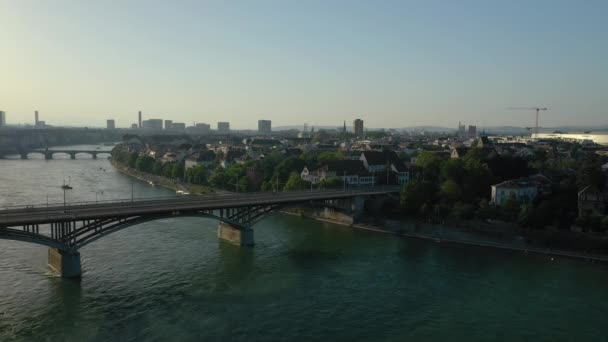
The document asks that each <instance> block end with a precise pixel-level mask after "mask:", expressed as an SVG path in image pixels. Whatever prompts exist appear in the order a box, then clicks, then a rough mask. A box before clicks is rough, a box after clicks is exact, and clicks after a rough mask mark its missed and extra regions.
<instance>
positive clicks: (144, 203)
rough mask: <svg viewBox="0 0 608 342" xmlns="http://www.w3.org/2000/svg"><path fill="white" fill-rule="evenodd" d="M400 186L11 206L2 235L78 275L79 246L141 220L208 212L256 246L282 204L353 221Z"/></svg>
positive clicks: (1, 218) (241, 241) (225, 236)
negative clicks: (261, 226) (261, 228)
mask: <svg viewBox="0 0 608 342" xmlns="http://www.w3.org/2000/svg"><path fill="white" fill-rule="evenodd" d="M399 191H400V189H399V188H396V187H391V188H382V189H380V188H377V189H370V190H348V191H341V190H331V191H311V192H280V193H244V194H226V195H224V194H222V195H220V194H210V195H204V196H188V197H176V198H170V199H149V200H137V201H133V200H122V201H109V202H103V203H79V204H75V205H73V204H70V205H50V206H22V207H11V208H7V209H4V210H0V239H8V240H16V241H24V242H30V243H35V244H39V245H44V246H47V247H49V253H48V259H49V266H50V267H51V268H53V269H55V270H56V271H57V272H59V273H60V274H61V275H62V276H63V277H80V275H81V266H80V253H79V252H78V250H79V249H80V248H82V247H84V246H86V245H87V244H89V243H91V242H93V241H95V240H97V239H99V238H102V237H104V236H106V235H108V234H111V233H114V232H116V231H119V230H122V229H124V228H127V227H131V226H134V225H138V224H140V223H144V222H148V221H153V220H160V219H164V218H170V217H180V216H198V217H210V218H214V219H217V220H219V221H220V223H219V227H218V237H219V238H220V239H222V240H226V241H229V242H231V243H234V244H237V245H240V246H252V245H253V243H254V239H253V229H252V227H253V225H255V224H256V223H257V222H259V221H260V220H262V219H263V218H264V217H266V216H268V215H269V214H272V213H274V212H276V211H278V210H282V209H286V208H290V207H314V208H319V212H320V216H321V217H324V218H327V219H333V220H336V221H341V222H346V223H351V224H352V223H353V222H354V221H355V220H356V219H357V218H358V217H360V215H362V213H363V209H364V205H365V201H366V200H367V199H370V198H378V197H379V196H385V195H388V194H392V193H397V192H399ZM150 238H154V237H150Z"/></svg>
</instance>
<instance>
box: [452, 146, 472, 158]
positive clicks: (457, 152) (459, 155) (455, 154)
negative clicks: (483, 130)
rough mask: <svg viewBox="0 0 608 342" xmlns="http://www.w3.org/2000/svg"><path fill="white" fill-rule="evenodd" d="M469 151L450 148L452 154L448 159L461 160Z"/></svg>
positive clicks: (464, 148)
mask: <svg viewBox="0 0 608 342" xmlns="http://www.w3.org/2000/svg"><path fill="white" fill-rule="evenodd" d="M470 150H471V148H470V147H452V153H451V154H450V158H452V159H458V158H463V157H464V156H465V155H466V154H467V153H469V151H470Z"/></svg>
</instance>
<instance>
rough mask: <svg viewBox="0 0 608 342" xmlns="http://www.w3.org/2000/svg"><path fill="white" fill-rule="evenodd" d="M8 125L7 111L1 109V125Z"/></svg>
mask: <svg viewBox="0 0 608 342" xmlns="http://www.w3.org/2000/svg"><path fill="white" fill-rule="evenodd" d="M4 126H6V113H5V112H3V111H0V127H4Z"/></svg>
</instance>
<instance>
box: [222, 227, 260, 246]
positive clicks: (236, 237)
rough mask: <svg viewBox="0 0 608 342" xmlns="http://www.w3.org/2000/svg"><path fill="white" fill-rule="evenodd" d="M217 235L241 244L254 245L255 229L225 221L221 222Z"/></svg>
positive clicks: (227, 240)
mask: <svg viewBox="0 0 608 342" xmlns="http://www.w3.org/2000/svg"><path fill="white" fill-rule="evenodd" d="M217 237H218V238H219V239H220V240H224V241H226V242H230V243H232V244H235V245H239V246H253V244H254V242H253V241H254V240H253V229H251V228H244V229H243V228H237V227H234V226H232V225H230V224H228V223H225V222H220V224H219V226H218V227H217Z"/></svg>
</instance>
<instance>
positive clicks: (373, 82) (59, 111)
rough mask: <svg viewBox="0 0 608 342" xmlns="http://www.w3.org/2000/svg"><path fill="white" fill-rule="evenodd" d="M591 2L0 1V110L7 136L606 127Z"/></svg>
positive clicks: (602, 50) (595, 10)
mask: <svg viewBox="0 0 608 342" xmlns="http://www.w3.org/2000/svg"><path fill="white" fill-rule="evenodd" d="M593 3H594V5H593V6H591V5H590V4H589V3H586V5H587V6H582V5H580V4H576V3H573V2H566V1H538V2H535V3H533V4H530V3H528V2H524V1H515V2H509V3H498V2H491V3H486V2H482V3H478V2H474V1H467V2H463V3H458V4H452V3H447V4H446V3H443V2H433V3H429V4H426V5H424V6H413V4H412V3H410V2H388V3H385V4H383V6H377V5H376V4H371V3H369V4H366V3H351V2H349V3H348V5H349V6H348V7H347V8H346V9H345V7H344V6H343V4H339V3H333V4H327V3H323V2H309V3H306V4H298V3H281V2H273V1H269V2H258V3H255V4H238V5H237V4H226V3H213V2H210V3H205V4H201V3H198V2H190V1H185V2H182V6H180V7H176V6H173V5H169V4H154V5H150V4H149V3H147V2H140V1H128V2H125V3H121V4H120V5H110V4H104V3H81V2H77V1H59V2H54V3H53V4H51V3H45V2H38V1H19V2H9V1H0V20H1V22H2V23H3V28H4V29H3V30H2V31H0V41H1V42H2V45H1V46H2V49H3V61H2V63H0V74H2V75H3V82H2V84H0V94H1V95H0V107H1V108H0V110H2V111H5V112H6V113H7V114H6V115H7V123H8V124H15V123H29V122H31V116H32V113H33V111H34V110H39V111H40V115H41V117H43V118H44V120H45V121H46V122H47V123H48V124H54V125H60V126H61V125H72V126H85V125H94V126H99V127H103V126H104V125H105V122H106V120H107V119H115V120H116V126H117V127H128V126H129V125H131V124H132V123H134V122H136V121H135V120H134V118H133V117H134V115H136V114H134V113H137V111H138V110H142V111H143V112H144V113H147V115H146V117H147V118H165V119H172V120H174V121H178V122H185V123H187V124H188V125H190V124H192V123H193V122H197V123H199V122H205V123H210V124H213V123H216V122H218V121H229V122H231V126H232V127H233V128H234V129H246V128H252V129H255V127H256V121H257V120H258V118H266V119H269V120H272V121H273V125H274V126H277V127H280V126H287V125H301V123H302V122H303V121H304V122H314V123H315V124H316V125H322V126H326V125H336V123H339V122H341V121H342V120H348V121H351V120H352V119H354V118H357V117H361V118H363V119H364V120H365V121H366V126H367V127H402V126H418V125H441V126H449V127H452V126H455V124H454V122H456V121H458V120H462V121H463V122H471V123H475V124H476V125H477V126H478V127H488V126H500V125H513V126H519V127H526V126H531V125H533V121H534V118H533V113H527V112H514V111H509V110H508V109H507V108H509V107H513V106H515V107H520V106H524V107H528V106H546V107H549V108H550V110H549V111H548V112H546V113H543V114H542V115H541V126H547V127H549V126H559V125H573V124H581V125H593V124H598V125H602V124H606V117H607V116H606V110H605V108H607V107H608V100H606V99H605V97H604V96H603V94H605V93H606V92H607V90H608V89H607V88H606V84H605V82H603V80H605V79H606V78H607V77H608V70H606V69H607V68H605V67H604V66H603V61H604V60H605V59H606V58H607V57H608V47H607V46H606V45H605V44H600V42H602V41H603V39H604V33H605V32H606V31H607V29H608V27H607V25H608V24H607V23H606V22H605V21H604V20H603V13H605V10H606V9H608V4H606V3H604V2H600V1H595V2H593ZM541 14H542V15H541ZM108 22H112V25H108V24H107V23H108ZM159 23H162V25H161V24H159ZM313 23H314V25H313ZM75 28H78V29H75Z"/></svg>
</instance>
